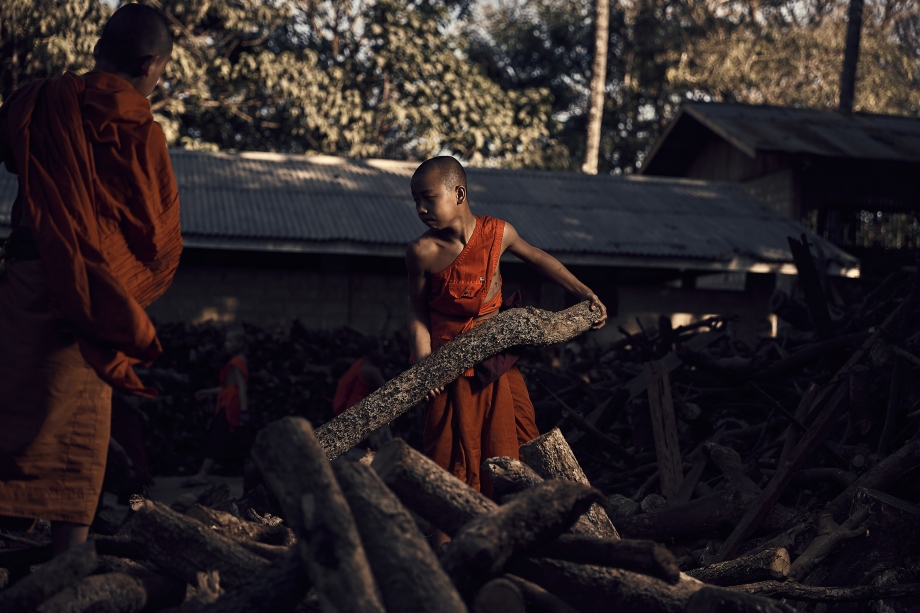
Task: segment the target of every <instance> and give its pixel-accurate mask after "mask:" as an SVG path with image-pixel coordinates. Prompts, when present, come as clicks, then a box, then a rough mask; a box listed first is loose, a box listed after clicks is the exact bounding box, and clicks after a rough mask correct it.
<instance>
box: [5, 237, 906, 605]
mask: <svg viewBox="0 0 920 613" xmlns="http://www.w3.org/2000/svg"><path fill="white" fill-rule="evenodd" d="M800 255H801V254H800ZM912 274H914V273H913V271H898V272H895V273H892V275H891V276H890V277H889V278H888V279H886V280H885V281H884V282H883V283H881V284H879V285H878V286H877V287H874V288H871V287H870V288H867V290H863V289H861V288H856V289H854V288H853V287H851V286H848V285H844V284H837V285H834V284H833V283H827V284H825V285H823V286H822V288H821V290H822V292H814V291H809V292H808V297H807V300H806V303H804V304H802V305H800V306H801V307H802V308H800V309H798V310H797V311H796V310H794V309H793V310H788V309H789V308H790V307H789V304H790V300H792V301H794V300H796V299H795V298H789V297H786V301H785V302H784V303H783V302H782V301H779V302H778V303H777V304H778V305H779V304H780V303H782V304H783V305H785V306H784V307H783V308H779V307H778V312H780V314H781V315H782V314H783V313H786V314H788V313H792V312H797V313H799V314H800V315H801V313H803V312H804V313H805V314H806V316H805V317H804V318H801V317H793V316H792V315H788V317H789V318H790V325H788V326H786V327H785V328H783V329H782V330H783V331H782V333H781V335H780V336H779V337H777V338H776V339H764V340H762V342H761V343H760V344H759V345H758V346H756V347H753V346H749V345H746V344H745V343H744V342H743V341H742V340H740V339H738V338H736V337H735V336H734V335H733V332H732V323H731V318H730V317H727V316H719V317H714V318H710V319H708V320H704V321H700V322H696V323H694V324H690V325H688V326H683V327H676V328H675V327H672V326H671V325H670V322H668V321H666V320H662V321H661V322H659V326H658V328H657V329H656V328H651V327H645V328H643V329H641V330H640V331H638V332H627V331H626V330H623V332H624V339H623V340H621V341H619V342H617V343H615V344H614V345H613V346H608V347H603V348H602V347H593V346H592V345H590V344H579V343H567V344H562V345H558V343H559V342H560V341H563V342H564V338H568V337H569V336H572V335H574V334H577V333H578V332H579V331H580V330H583V329H584V328H585V327H587V325H589V324H590V314H589V313H588V312H587V311H586V310H584V305H580V306H579V307H576V308H575V310H574V311H570V312H569V313H568V314H567V315H564V316H562V320H565V321H566V322H571V321H577V322H579V323H576V324H575V325H574V326H573V327H570V329H569V330H570V331H569V332H565V333H564V334H563V335H562V336H558V335H557V336H553V335H552V334H546V332H547V330H548V329H549V331H550V332H552V331H553V329H555V328H557V327H558V325H557V324H559V323H560V321H561V320H560V319H559V318H558V317H555V316H550V315H544V314H541V313H534V312H533V311H528V312H527V313H526V317H524V318H522V320H521V321H520V322H515V321H514V320H513V318H514V312H513V311H509V312H508V313H510V315H507V314H503V315H504V317H505V318H506V319H508V320H510V321H504V320H502V321H501V322H500V323H501V324H502V326H503V328H504V329H505V331H507V330H508V329H513V330H514V333H513V334H510V335H509V334H504V335H503V334H493V333H494V332H495V331H494V330H493V331H490V330H489V328H488V327H487V326H486V325H483V326H480V328H478V329H481V330H483V331H481V332H479V333H478V336H474V337H471V338H472V340H470V339H466V340H463V339H462V338H461V339H458V340H459V341H461V342H460V343H459V344H458V345H457V346H460V347H461V350H459V351H457V352H456V353H452V352H451V351H450V349H449V347H450V346H449V345H448V346H447V347H445V348H444V349H445V350H446V351H443V352H442V355H440V356H438V357H437V359H433V360H431V361H430V362H428V364H427V366H426V363H425V362H422V363H420V364H419V365H418V366H417V367H415V368H414V370H413V369H409V370H408V371H407V372H406V373H404V375H401V376H400V377H396V378H395V379H394V380H393V381H391V383H390V384H389V387H387V388H386V389H384V390H383V391H381V392H380V393H378V394H377V395H376V396H375V397H369V398H368V399H367V401H366V402H365V403H364V404H363V405H362V406H359V407H355V408H353V409H352V412H349V413H346V417H345V418H343V419H340V420H338V421H328V422H325V423H323V422H324V421H325V418H324V417H318V418H317V419H315V420H314V421H315V422H316V423H319V424H321V425H319V426H318V427H317V429H316V431H315V432H314V431H313V430H312V427H311V426H310V424H309V423H308V421H307V420H304V419H303V418H286V419H285V420H283V421H278V422H276V423H272V424H270V425H268V427H265V428H263V429H262V432H261V433H260V435H259V440H260V442H259V443H257V445H256V448H255V454H254V457H255V460H256V463H257V464H258V465H259V468H260V471H261V473H262V479H263V480H264V482H265V484H266V486H267V487H268V489H269V490H271V494H272V496H273V498H274V500H276V501H277V502H278V508H276V509H272V513H273V514H275V515H280V516H282V517H283V518H284V526H285V527H286V528H285V530H287V532H285V533H284V534H280V535H279V534H272V535H269V534H267V533H268V532H269V531H268V530H267V529H265V528H264V526H263V525H261V524H260V523H259V522H258V521H250V519H243V518H239V517H234V519H235V520H236V522H234V521H232V520H230V519H229V518H228V517H227V516H226V514H223V515H222V514H221V513H222V512H223V513H225V512H226V510H227V508H228V507H222V511H221V510H218V509H209V508H207V506H204V505H199V506H197V507H195V506H194V505H192V506H191V507H188V508H187V509H184V510H185V514H181V513H177V512H174V511H172V510H170V509H167V508H165V507H162V505H157V504H156V503H153V502H151V501H142V502H141V503H139V504H138V505H137V509H136V510H135V512H134V513H133V515H132V517H131V518H130V520H129V521H128V522H127V523H126V524H125V526H123V527H122V529H121V530H120V531H119V533H118V534H117V535H116V536H115V537H112V538H110V539H105V538H101V537H96V538H95V539H94V543H93V544H94V546H95V550H96V557H97V558H98V560H99V561H97V562H92V561H89V562H87V560H89V559H90V558H92V556H90V558H87V557H86V554H85V553H84V554H83V557H82V558H81V559H82V562H79V563H77V562H73V563H72V564H73V567H72V568H69V570H68V571H66V572H59V571H56V572H53V573H50V574H48V575H46V576H47V577H50V576H52V575H53V576H54V577H55V579H54V580H50V579H49V580H47V581H46V580H44V579H41V580H38V583H40V584H42V585H43V586H44V587H42V588H40V589H38V588H34V587H31V588H30V587H29V586H30V583H31V584H32V585H33V586H34V585H35V582H34V581H32V582H27V580H32V579H34V578H35V577H38V576H39V573H40V572H41V570H42V569H43V568H45V567H50V565H51V564H52V563H53V562H54V561H52V562H48V561H47V549H46V548H42V547H32V548H28V549H22V550H16V551H9V552H4V551H0V567H2V568H7V569H9V572H8V573H7V574H6V576H7V577H8V578H7V579H6V581H8V583H9V587H7V588H6V589H4V590H0V603H2V604H4V606H5V605H6V603H7V602H13V601H14V600H15V601H17V602H24V603H28V604H26V605H17V606H20V607H22V606H25V607H26V608H27V610H31V609H35V608H37V607H39V606H49V607H50V606H58V605H57V604H54V601H53V599H54V598H57V599H58V600H57V602H58V603H60V602H61V601H63V600H68V601H72V602H82V603H87V604H81V605H74V606H82V607H84V609H83V610H90V609H92V608H94V607H95V608H96V609H100V607H101V606H102V605H101V604H100V603H101V602H103V601H106V602H109V601H108V600H105V598H103V597H102V596H100V595H101V594H106V593H108V594H111V603H115V602H116V601H117V602H120V603H123V604H119V605H117V606H118V607H120V609H118V610H141V609H143V610H163V609H165V608H168V607H172V608H173V609H175V610H183V611H199V610H205V611H208V610H213V611H220V610H227V611H235V610H240V611H242V610H244V609H245V610H266V611H268V610H276V611H288V610H295V609H296V610H298V611H308V610H331V609H332V608H335V609H354V610H417V609H418V610H425V609H432V608H433V609H438V610H440V609H439V607H440V608H444V609H446V610H451V609H457V610H464V609H475V610H478V611H492V610H498V609H499V608H501V609H502V610H503V611H510V610H525V611H526V610H532V611H541V610H542V611H570V610H582V611H587V610H609V609H613V608H619V609H624V610H644V611H684V610H691V611H721V610H732V611H746V610H752V611H753V610H762V611H788V610H791V609H792V608H795V609H799V610H826V609H824V608H823V607H831V608H833V610H853V611H855V610H860V607H864V606H868V605H865V603H867V602H870V601H877V602H876V604H874V605H873V606H874V607H875V608H876V609H879V610H882V609H884V610H894V611H907V610H910V609H911V608H912V607H917V606H920V589H918V582H920V576H918V575H920V565H918V564H917V559H916V551H917V546H918V545H920V532H918V531H917V530H916V528H915V527H914V526H915V525H917V523H918V522H917V521H916V519H917V516H918V514H920V509H918V508H917V506H916V503H917V501H918V500H920V481H918V479H917V474H916V469H915V467H916V464H917V461H918V460H920V431H918V426H920V419H918V417H920V411H918V409H917V405H918V404H920V377H912V376H910V375H911V374H912V371H914V370H915V369H916V368H917V367H918V365H920V358H918V357H917V355H916V354H917V349H918V345H920V326H918V319H920V318H918V317H917V315H918V305H917V304H916V299H915V297H914V294H915V293H916V292H913V291H911V289H912V288H913V287H914V286H915V285H916V282H915V280H914V278H913V277H912ZM822 297H823V299H824V300H825V302H826V306H827V308H828V314H829V318H825V317H824V316H823V314H820V313H822V312H823V311H822V310H821V308H820V304H817V302H818V301H819V299H821V298H822ZM579 309H582V310H581V311H579ZM803 309H804V310H803ZM810 310H811V311H813V313H812V314H811V315H809V312H810ZM814 313H819V315H814ZM556 315H557V316H558V315H559V314H556ZM815 317H817V318H819V319H818V321H820V326H818V325H816V324H815V323H814V321H815V319H814V318H815ZM496 319H497V318H496ZM515 326H517V327H515ZM795 326H798V327H795ZM819 328H820V329H819ZM250 333H252V330H250ZM518 334H520V335H523V336H522V338H523V339H524V340H522V341H520V342H525V343H528V344H541V343H544V342H545V343H557V345H556V346H555V347H551V348H548V349H532V350H531V352H530V354H529V355H528V354H525V356H524V357H523V358H522V359H521V361H520V362H519V366H520V368H521V370H522V371H523V372H524V374H525V376H526V377H527V379H528V383H529V385H530V386H531V393H532V398H533V400H534V403H535V405H536V406H537V409H538V420H539V422H540V426H541V431H544V432H546V433H547V434H545V435H544V436H543V437H540V439H539V440H538V441H535V442H534V443H533V444H531V445H529V446H527V447H526V448H524V449H522V453H521V460H515V459H511V458H496V459H491V460H489V461H487V462H486V464H485V465H484V466H483V470H484V471H486V472H488V473H489V475H490V478H491V480H492V482H493V485H494V486H495V488H494V489H495V499H494V500H490V499H488V498H485V497H483V496H481V495H480V494H478V493H477V492H474V491H473V490H471V489H470V488H468V487H467V486H465V485H464V484H463V483H461V482H460V481H458V480H457V479H455V478H453V477H452V476H450V475H449V474H447V473H446V472H445V471H443V470H441V469H440V468H439V467H437V466H435V465H433V464H432V463H431V462H430V461H429V460H427V459H426V458H425V457H424V456H422V455H421V454H419V453H418V452H417V451H416V450H415V446H416V445H414V444H409V443H407V442H406V441H404V440H400V439H396V440H394V441H391V442H390V443H387V444H386V445H384V446H383V447H382V448H380V449H379V450H378V451H377V453H376V454H375V455H374V456H373V460H372V461H370V462H368V460H369V458H370V457H371V456H366V457H365V460H364V464H352V463H349V462H348V461H346V460H345V459H344V458H341V459H338V460H335V461H333V462H330V460H331V459H332V458H334V457H336V456H338V455H340V454H341V452H342V451H343V450H344V449H345V448H346V447H347V446H348V444H350V443H351V442H355V441H358V440H361V439H362V438H364V436H366V434H367V431H366V430H367V429H368V428H370V429H372V428H373V427H376V426H377V425H380V424H382V423H386V422H387V421H393V420H396V421H397V422H398V420H399V419H400V416H399V415H400V413H401V412H410V413H411V411H412V410H413V406H414V405H415V403H416V402H417V401H418V400H419V398H420V396H419V394H420V393H423V392H424V390H425V389H427V388H428V387H431V386H433V384H437V383H439V382H441V381H448V380H450V379H451V378H452V377H454V376H456V373H457V372H460V371H462V370H463V369H465V368H467V367H468V366H469V365H471V364H472V363H475V362H476V361H477V360H479V359H481V358H482V357H484V356H485V355H488V354H489V353H490V352H494V351H497V350H500V349H503V348H505V347H508V346H511V345H514V344H517V343H518V341H517V340H516V339H517V338H518V336H516V335H518ZM215 338H216V336H215ZM272 342H275V341H272ZM464 342H465V343H467V344H466V345H464V344H463V343H464ZM216 345H217V343H215V346H216ZM402 349H403V348H400V351H401V350H402ZM428 367H431V368H432V370H431V371H429V370H426V369H427V368H428ZM215 370H216V369H215ZM396 370H399V369H396ZM307 371H310V369H309V368H304V369H303V370H302V372H303V373H306V372H307ZM894 373H899V375H898V376H895V374H894ZM326 375H328V372H327V373H326ZM256 379H258V376H256ZM330 380H333V381H334V378H331V377H329V376H326V383H327V384H328V383H329V381H330ZM202 387H203V386H202ZM281 387H282V388H283V387H284V386H281ZM256 389H258V386H256ZM327 391H328V390H327ZM323 393H325V392H323ZM329 395H331V393H330V394H329ZM301 403H302V404H303V402H302V401H301ZM307 404H309V402H307ZM285 406H286V407H287V409H285V410H287V411H288V412H293V413H300V414H303V413H305V412H307V411H301V410H291V405H290V404H287V405H285ZM311 410H313V411H314V414H317V413H318V410H316V409H311ZM394 423H395V422H394ZM406 432H407V436H408V438H410V439H411V438H412V436H413V432H412V431H411V429H409V430H407V431H406ZM416 434H417V433H416ZM416 440H417V439H416ZM548 442H552V445H549V446H547V448H542V447H541V446H545V445H546V443H548ZM550 447H551V448H553V449H555V451H553V450H551V449H549V448H550ZM533 449H536V450H537V452H536V453H535V454H530V453H529V452H530V450H533ZM560 458H561V459H560ZM368 463H369V464H370V467H368V466H367V464H368ZM560 484H562V485H560ZM601 492H603V495H602V494H601ZM538 501H539V502H538ZM239 502H240V504H242V502H243V501H239ZM240 509H241V511H243V513H242V515H244V517H247V518H248V517H250V516H248V515H246V513H245V508H243V507H242V506H241V507H240ZM260 512H262V511H261V510H260ZM255 517H258V515H257V514H256V515H255ZM202 526H203V527H204V528H202ZM431 527H435V528H437V529H439V530H441V531H443V532H445V533H446V534H448V535H451V536H452V537H453V541H452V542H451V543H450V544H449V545H448V546H446V547H445V548H443V550H442V551H440V552H434V551H432V550H431V548H430V546H428V544H427V542H426V540H425V538H426V535H427V534H428V531H430V528H431ZM159 533H162V535H163V536H162V538H159V537H158V536H156V535H157V534H159ZM191 542H194V543H196V545H195V546H194V549H195V550H197V551H196V552H184V551H182V546H181V545H180V544H181V543H191ZM397 550H398V551H397ZM201 552H206V553H204V554H202V553H201ZM6 553H10V554H12V556H11V557H7V558H4V555H5V554H6ZM43 561H44V562H45V564H43V565H42V566H40V567H38V570H36V571H35V572H33V573H31V574H30V573H29V570H28V569H29V568H30V566H33V565H35V564H36V563H41V562H43ZM87 569H88V570H87ZM336 569H338V572H337V571H336ZM99 577H104V579H100V578H99ZM65 578H66V580H65ZM0 579H2V577H0ZM62 583H66V585H62ZM52 592H53V593H52ZM180 592H181V594H180ZM17 593H20V594H22V593H27V594H28V595H27V596H17V595H16V594H17ZM4 598H5V599H7V600H3V599H4ZM16 599H23V600H16ZM46 603H51V604H46ZM151 603H154V604H151ZM435 603H436V604H435ZM115 606H116V605H115V604H112V605H111V607H112V608H114V607H115ZM3 610H6V609H5V608H3ZM10 610H15V609H12V608H11V609H10ZM72 610H80V609H72Z"/></svg>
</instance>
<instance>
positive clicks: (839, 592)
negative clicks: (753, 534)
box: [729, 581, 920, 602]
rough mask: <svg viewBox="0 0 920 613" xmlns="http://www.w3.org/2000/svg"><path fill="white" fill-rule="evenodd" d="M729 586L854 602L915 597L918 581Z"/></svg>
mask: <svg viewBox="0 0 920 613" xmlns="http://www.w3.org/2000/svg"><path fill="white" fill-rule="evenodd" d="M729 589H732V590H737V591H739V592H747V593H748V594H761V595H763V596H769V597H771V598H786V599H788V600H802V601H805V602H857V601H865V600H883V599H885V600H887V599H889V598H902V597H905V596H916V595H917V594H920V583H908V584H904V585H857V586H839V587H823V586H815V585H802V584H801V583H795V582H794V581H760V582H758V583H750V584H746V585H734V586H732V587H731V588H729Z"/></svg>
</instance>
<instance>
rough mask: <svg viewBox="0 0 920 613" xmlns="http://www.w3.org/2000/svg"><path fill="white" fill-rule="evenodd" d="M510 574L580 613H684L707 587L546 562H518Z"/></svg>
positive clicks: (688, 580) (683, 577)
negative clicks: (588, 612) (534, 584)
mask: <svg viewBox="0 0 920 613" xmlns="http://www.w3.org/2000/svg"><path fill="white" fill-rule="evenodd" d="M509 571H510V572H512V573H514V574H515V575H519V576H521V577H523V578H524V579H527V580H528V581H532V582H533V583H536V584H537V585H540V586H542V587H543V588H544V589H546V590H548V591H549V592H551V593H553V594H556V595H557V596H558V597H559V598H562V599H563V600H565V601H566V602H567V603H569V604H570V605H572V606H573V607H575V608H576V609H578V610H579V611H643V612H645V613H683V611H684V609H685V607H686V605H687V601H688V600H689V599H690V596H691V595H692V594H693V593H694V592H696V591H697V590H699V589H700V588H702V587H703V586H704V585H705V584H704V583H702V582H700V581H697V580H696V579H693V578H692V577H688V576H686V575H681V580H680V582H679V583H677V584H676V585H671V584H669V583H665V582H664V581H661V580H660V579H655V578H654V577H649V576H647V575H640V574H638V573H632V572H629V571H626V570H620V569H618V568H603V567H600V566H590V565H587V564H573V563H571V562H563V561H561V560H550V559H547V558H526V559H516V560H514V561H513V562H512V563H511V564H510V565H509Z"/></svg>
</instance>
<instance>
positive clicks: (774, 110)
mask: <svg viewBox="0 0 920 613" xmlns="http://www.w3.org/2000/svg"><path fill="white" fill-rule="evenodd" d="M639 174H641V175H643V176H647V177H652V176H656V177H684V178H692V179H703V180H715V181H738V182H741V183H742V184H743V185H744V186H745V188H746V189H747V190H748V192H749V193H750V194H751V195H753V196H754V197H755V198H757V199H758V200H759V201H760V202H761V203H763V204H764V205H766V206H768V207H770V208H771V209H773V210H775V211H777V212H779V213H780V214H782V215H784V216H785V217H787V218H788V219H791V220H794V221H797V222H799V223H802V224H803V225H805V226H806V227H808V228H809V229H811V230H813V231H815V232H817V233H818V234H820V235H821V236H824V237H826V238H827V239H829V240H830V241H831V242H833V243H834V244H836V245H838V246H841V247H843V248H845V249H847V250H848V251H850V252H852V253H855V254H857V255H859V256H868V255H870V254H873V253H877V252H878V251H880V250H892V249H896V250H916V249H918V248H920V223H918V220H920V190H918V189H917V187H918V177H920V117H898V116H890V115H871V114H866V113H843V112H839V111H822V110H815V109H797V108H781V107H770V106H750V105H743V104H718V103H701V102H688V103H685V104H684V105H683V106H682V107H681V109H680V110H679V111H678V113H677V115H676V116H675V118H674V120H673V121H672V122H671V124H670V125H669V126H668V128H667V130H666V131H665V133H664V135H663V136H662V137H661V139H660V140H659V141H658V143H657V144H656V145H655V147H654V148H653V149H652V151H651V152H650V153H649V155H648V157H647V158H646V159H645V161H644V163H643V165H642V168H641V170H640V171H639Z"/></svg>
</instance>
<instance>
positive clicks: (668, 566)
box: [532, 534, 680, 584]
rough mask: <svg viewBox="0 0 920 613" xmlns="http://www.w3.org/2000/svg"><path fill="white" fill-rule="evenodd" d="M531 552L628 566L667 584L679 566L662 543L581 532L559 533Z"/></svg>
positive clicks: (673, 579) (677, 573)
mask: <svg viewBox="0 0 920 613" xmlns="http://www.w3.org/2000/svg"><path fill="white" fill-rule="evenodd" d="M532 555H533V556H535V557H540V558H552V559H554V560H566V561H568V562H576V563H578V564H592V565H594V566H609V567H612V568H619V569H622V570H629V571H632V572H635V573H639V574H642V575H648V576H650V577H656V578H658V579H662V580H664V581H667V582H668V583H671V584H677V583H678V582H679V581H680V568H678V566H677V560H676V559H675V558H674V554H672V553H671V551H670V550H669V549H668V548H667V547H665V546H664V545H659V544H658V543H656V542H654V541H646V540H637V539H599V538H594V537H591V536H586V535H583V534H562V535H560V536H559V538H557V539H556V540H555V541H553V542H552V543H549V544H548V545H545V546H544V547H541V548H540V549H539V550H537V551H534V552H533V553H532Z"/></svg>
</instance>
